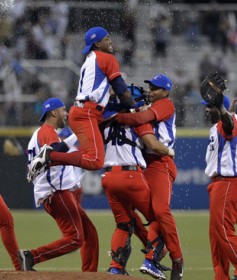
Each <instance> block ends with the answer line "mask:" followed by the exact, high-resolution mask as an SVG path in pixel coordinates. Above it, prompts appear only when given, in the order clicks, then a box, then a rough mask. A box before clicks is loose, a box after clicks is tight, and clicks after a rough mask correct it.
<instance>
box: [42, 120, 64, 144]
mask: <svg viewBox="0 0 237 280" xmlns="http://www.w3.org/2000/svg"><path fill="white" fill-rule="evenodd" d="M38 142H39V145H40V146H41V147H42V146H43V145H44V144H47V145H51V144H52V143H55V142H60V139H59V137H58V134H57V132H56V131H55V129H54V128H53V127H52V126H50V125H47V124H43V125H42V126H41V128H40V130H39V132H38Z"/></svg>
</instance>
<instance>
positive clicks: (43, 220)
mask: <svg viewBox="0 0 237 280" xmlns="http://www.w3.org/2000/svg"><path fill="white" fill-rule="evenodd" d="M173 213H174V216H175V218H176V221H177V226H178V230H179V235H180V239H181V244H182V248H183V253H184V259H185V273H184V277H183V279H184V280H190V279H192V280H209V279H210V280H211V279H213V277H214V274H213V270H212V263H211V255H210V245H209V239H208V219H209V215H208V212H207V211H197V212H191V211H188V212H183V211H175V212H173ZM12 214H13V217H14V220H15V231H16V235H17V239H18V242H19V246H20V248H21V249H32V248H36V247H38V246H40V245H43V244H47V243H49V242H51V241H53V240H56V239H57V238H59V237H60V232H59V230H58V228H57V226H56V224H55V222H54V220H53V219H52V218H51V217H50V216H49V215H47V214H46V213H45V212H44V211H38V210H33V211H12ZM88 214H89V216H90V218H91V219H92V220H93V222H94V223H95V225H96V227H97V229H98V233H99V238H100V261H99V271H101V272H103V271H105V270H106V269H107V268H108V267H109V263H110V256H109V255H108V251H109V250H110V237H111V233H112V231H113V229H114V219H113V216H112V214H111V212H110V211H88ZM141 248H142V246H141V244H140V241H139V240H138V239H137V238H136V237H135V236H134V237H133V238H132V254H131V256H130V259H129V261H128V264H127V270H128V272H129V273H130V275H131V276H136V277H140V278H143V279H152V278H151V277H149V276H146V275H142V274H141V273H140V272H139V271H138V269H139V267H140V265H141V263H142V261H143V257H144V255H143V254H142V253H141V252H140V249H141ZM0 251H1V252H0V268H1V269H4V270H5V269H6V270H8V269H9V270H12V269H13V267H12V265H11V262H10V258H9V256H8V255H7V253H6V251H5V249H4V247H3V245H2V244H1V245H0ZM163 263H164V264H166V265H170V259H169V256H168V255H167V256H166V257H165V259H164V261H163ZM80 268H81V260H80V254H79V252H78V251H76V252H73V253H71V254H68V255H65V256H63V257H60V258H57V259H54V260H51V261H48V262H45V263H41V264H39V265H37V266H36V269H37V270H39V271H80ZM167 276H168V277H167V278H168V279H169V273H167Z"/></svg>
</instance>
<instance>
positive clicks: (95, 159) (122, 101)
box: [0, 27, 236, 280]
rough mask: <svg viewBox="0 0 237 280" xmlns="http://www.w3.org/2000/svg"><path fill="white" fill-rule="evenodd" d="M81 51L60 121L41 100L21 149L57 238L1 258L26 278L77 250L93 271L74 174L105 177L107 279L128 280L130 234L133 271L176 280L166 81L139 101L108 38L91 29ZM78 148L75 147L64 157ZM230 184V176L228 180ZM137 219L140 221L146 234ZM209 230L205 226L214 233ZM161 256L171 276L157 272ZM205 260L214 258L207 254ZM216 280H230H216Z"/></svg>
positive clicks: (54, 102) (90, 234)
mask: <svg viewBox="0 0 237 280" xmlns="http://www.w3.org/2000/svg"><path fill="white" fill-rule="evenodd" d="M85 44H86V46H85V48H84V50H83V54H84V55H86V57H85V62H84V64H83V65H82V67H81V74H80V80H79V86H78V91H77V96H76V98H75V101H74V104H73V106H72V107H71V108H70V111H69V113H67V111H66V107H65V105H64V103H63V102H62V101H61V100H60V99H58V98H50V99H48V100H46V101H45V102H44V104H43V106H42V115H41V118H40V122H42V125H41V126H40V127H39V128H38V129H37V130H36V131H35V132H34V134H33V136H32V138H31V140H30V142H29V144H28V148H27V156H28V175H27V179H28V181H29V182H33V184H34V197H35V203H36V206H37V207H39V206H40V205H43V207H44V209H45V211H46V212H47V213H48V214H49V215H51V216H52V217H53V218H54V219H55V221H56V223H57V225H58V227H59V229H60V230H61V232H62V238H60V239H59V240H56V241H54V242H52V243H50V244H47V245H43V246H40V247H38V248H37V249H32V250H19V249H18V246H17V243H16V246H15V248H14V250H13V251H9V254H10V256H11V257H12V261H13V264H14V265H15V268H16V269H17V270H24V271H27V270H34V268H33V267H34V265H36V264H38V263H40V262H43V261H46V260H49V259H52V258H55V257H59V256H61V255H63V254H66V253H69V252H71V251H74V250H76V249H78V248H80V253H81V257H82V271H91V272H95V271H97V269H98V258H99V240H98V234H97V230H96V228H95V226H94V225H93V223H92V222H91V220H90V219H89V217H88V216H87V214H86V213H85V211H84V209H83V208H82V207H81V204H80V202H81V179H82V176H83V175H80V174H79V173H78V171H79V168H82V169H85V170H100V169H102V168H103V170H104V173H103V174H102V186H103V188H104V190H105V192H106V195H107V198H108V201H109V204H110V207H111V210H112V212H113V215H114V218H115V222H116V228H115V230H114V232H113V235H112V238H111V257H112V260H111V263H110V266H109V269H108V270H107V273H111V274H122V275H128V272H127V271H126V264H127V261H128V259H129V256H130V253H131V236H132V234H133V233H134V234H136V235H137V236H138V238H139V239H140V240H141V243H142V244H143V245H144V249H143V250H142V251H143V252H144V254H145V256H144V261H143V263H142V264H141V267H140V271H141V272H142V273H144V274H148V275H150V276H152V277H154V278H155V279H166V278H167V277H166V275H165V273H164V272H165V271H166V270H171V274H170V279H171V280H180V279H182V277H183V254H182V249H181V245H180V240H179V236H178V230H177V227H176V222H175V219H174V217H173V215H172V213H171V210H170V202H171V197H172V185H173V182H174V180H175V178H176V175H177V168H176V165H175V162H174V156H175V152H174V150H173V145H174V142H175V138H176V127H175V107H174V104H173V102H172V100H171V99H170V96H169V94H170V91H171V89H172V81H171V80H170V79H169V78H168V77H167V76H165V75H163V74H157V75H155V76H154V77H153V78H151V79H149V80H145V81H144V82H145V83H146V84H148V89H147V91H144V90H143V88H141V87H137V86H134V85H132V86H128V85H127V84H126V83H125V81H124V79H123V78H122V75H121V72H120V66H119V63H118V61H117V59H116V58H115V56H114V55H113V54H112V53H113V43H112V41H111V39H110V36H109V33H108V31H107V30H105V29H104V28H102V27H93V28H91V29H89V30H88V31H87V32H86V33H85ZM221 94H222V93H221ZM222 103H223V100H222ZM222 103H220V106H219V107H218V108H217V109H218V111H219V112H220V114H219V118H220V119H221V121H222V122H223V129H222V128H221V127H220V128H219V129H220V131H221V132H220V133H221V135H222V136H223V138H224V139H225V140H226V141H227V140H228V139H229V138H230V136H229V135H231V134H232V131H233V129H234V128H235V122H236V121H231V119H230V114H228V115H227V117H226V114H227V111H226V110H224V109H223V105H222ZM207 105H208V106H214V107H216V104H209V103H207ZM67 120H68V123H69V126H70V128H71V130H72V131H73V133H72V135H70V136H69V137H67V138H65V139H64V140H61V139H60V137H59V135H58V134H57V129H59V128H64V127H65V125H66V121H67ZM218 121H219V119H218ZM226 135H227V136H226ZM228 137H229V138H228ZM76 143H79V146H78V147H77V148H76V149H74V150H73V151H72V148H73V147H75V144H76ZM213 147H214V146H213ZM212 171H213V170H212ZM208 172H209V171H208ZM213 172H214V173H212V174H211V175H210V177H212V178H216V176H217V175H218V178H219V177H221V176H223V177H222V178H225V177H226V175H225V174H224V175H223V174H222V173H221V172H219V173H218V170H217V171H215V170H214V171H213ZM215 172H216V173H217V174H216V173H215ZM208 175H209V174H208ZM228 177H235V176H233V175H232V176H230V175H229V173H228ZM213 180H214V179H213ZM215 180H216V181H218V182H219V181H221V179H220V178H219V179H217V178H216V179H215ZM216 181H213V182H216ZM222 181H225V180H222ZM222 183H223V182H222ZM212 188H213V187H212ZM0 202H1V201H0ZM1 204H2V203H1ZM5 208H6V207H5ZM136 210H138V211H139V212H140V213H141V214H142V215H143V217H144V219H146V220H147V222H148V224H149V227H148V228H146V227H145V226H144V225H143V222H142V219H141V217H140V215H138V214H137V212H136ZM212 211H213V210H212ZM227 218H229V216H228V215H227ZM12 224H13V223H12ZM214 225H215V221H213V220H212V227H213V228H214ZM12 228H13V227H12ZM13 235H14V234H13ZM2 236H4V234H3V233H2ZM212 240H213V243H214V242H217V241H216V240H215V239H214V238H212ZM16 252H19V253H16ZM167 252H169V256H170V258H171V261H172V268H171V269H169V268H168V267H165V266H164V265H162V264H161V260H162V258H163V257H164V256H165V254H166V253H167ZM212 253H213V255H215V252H214V249H213V250H212ZM18 257H19V258H18ZM216 262H218V261H216ZM226 267H228V263H227V264H226ZM226 270H227V269H226ZM221 275H222V274H221ZM225 275H226V273H225ZM222 276H223V275H222ZM222 276H221V277H222ZM223 279H229V278H218V277H216V278H215V280H223Z"/></svg>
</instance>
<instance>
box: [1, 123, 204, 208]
mask: <svg viewBox="0 0 237 280" xmlns="http://www.w3.org/2000/svg"><path fill="white" fill-rule="evenodd" d="M33 130H34V128H30V129H2V130H0V147H2V146H3V141H4V140H5V139H6V138H7V137H9V136H15V137H17V139H18V140H19V141H20V143H21V144H22V146H23V147H24V148H25V147H26V146H27V143H28V141H29V137H30V135H31V133H32V131H33ZM207 144H208V130H197V129H193V130H192V129H189V130H181V129H178V133H177V141H176V144H175V151H176V157H175V161H176V164H177V167H178V177H177V179H176V181H175V184H174V188H173V198H172V203H171V206H172V208H173V209H184V210H188V209H207V208H208V194H207V184H208V183H209V179H208V178H207V177H206V176H205V174H204V169H205V152H206V146H207ZM1 149H2V148H1ZM0 157H1V158H0V159H1V163H2V164H1V169H0V176H1V184H0V193H1V194H2V195H3V197H4V199H5V201H6V202H7V204H8V206H9V208H15V209H30V208H34V200H33V187H32V185H31V184H28V183H27V181H26V157H25V156H24V155H22V156H19V157H9V156H6V155H4V154H3V149H2V152H1V155H0ZM100 173H101V172H89V173H88V175H87V177H86V178H85V181H84V186H85V187H84V197H83V206H84V208H86V209H105V208H109V205H108V202H107V199H106V197H105V195H104V192H103V189H102V187H101V183H100Z"/></svg>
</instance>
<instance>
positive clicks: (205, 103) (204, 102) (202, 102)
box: [200, 100, 208, 105]
mask: <svg viewBox="0 0 237 280" xmlns="http://www.w3.org/2000/svg"><path fill="white" fill-rule="evenodd" d="M200 103H201V104H202V105H207V104H208V103H207V101H205V100H201V101H200Z"/></svg>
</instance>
